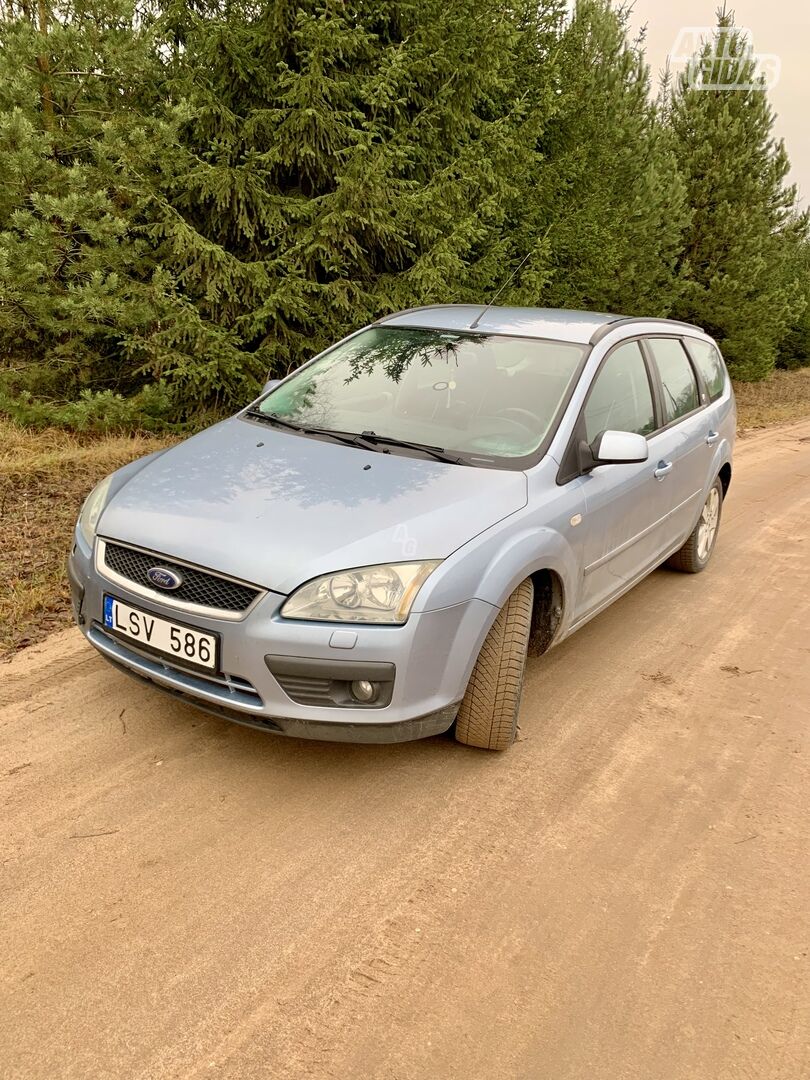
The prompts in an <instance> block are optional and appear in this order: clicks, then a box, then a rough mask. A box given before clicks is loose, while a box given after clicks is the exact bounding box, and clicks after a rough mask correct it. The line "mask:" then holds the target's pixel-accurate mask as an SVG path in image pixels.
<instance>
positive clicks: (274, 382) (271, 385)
mask: <svg viewBox="0 0 810 1080" xmlns="http://www.w3.org/2000/svg"><path fill="white" fill-rule="evenodd" d="M280 382H281V379H268V380H267V382H266V383H265V384H264V386H263V387H262V394H266V393H267V391H268V390H274V389H275V388H276V387H277V386H278V384H279V383H280Z"/></svg>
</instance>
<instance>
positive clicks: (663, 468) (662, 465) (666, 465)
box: [653, 461, 673, 480]
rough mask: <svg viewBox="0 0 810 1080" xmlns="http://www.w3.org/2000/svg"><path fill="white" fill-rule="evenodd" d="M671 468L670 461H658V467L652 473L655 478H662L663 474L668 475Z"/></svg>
mask: <svg viewBox="0 0 810 1080" xmlns="http://www.w3.org/2000/svg"><path fill="white" fill-rule="evenodd" d="M672 468H673V465H672V462H671V461H659V462H658V468H657V469H656V470H655V472H654V473H653V476H654V477H655V479H656V480H663V479H664V477H665V476H669V474H670V473H671V472H672Z"/></svg>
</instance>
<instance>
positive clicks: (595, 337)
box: [590, 315, 706, 345]
mask: <svg viewBox="0 0 810 1080" xmlns="http://www.w3.org/2000/svg"><path fill="white" fill-rule="evenodd" d="M633 323H660V324H661V325H662V326H680V327H683V328H685V329H689V330H698V331H699V332H700V333H701V334H704V333H705V332H706V331H705V330H704V329H703V327H702V326H696V325H695V324H694V323H690V322H682V321H681V320H680V319H652V318H644V316H639V315H631V316H629V317H626V318H619V319H611V320H610V322H606V323H602V325H601V326H600V327H599V328H598V329H597V330H595V331H594V333H593V334H592V335H591V340H590V344H591V345H596V344H597V342H599V341H601V340H602V338H603V337H606V336H607V335H608V334H609V333H610V331H611V330H615V329H616V328H617V327H619V326H628V325H632V324H633Z"/></svg>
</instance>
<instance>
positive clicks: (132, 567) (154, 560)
mask: <svg viewBox="0 0 810 1080" xmlns="http://www.w3.org/2000/svg"><path fill="white" fill-rule="evenodd" d="M104 563H105V565H106V566H108V567H109V568H110V570H114V571H115V573H116V574H120V575H121V577H125V578H127V579H128V580H129V581H134V582H135V583H136V584H138V585H141V586H143V587H144V588H146V589H150V590H152V591H153V592H155V593H157V594H158V595H165V596H167V597H171V598H172V599H173V600H181V601H184V602H185V603H187V604H198V605H199V606H200V607H207V608H216V609H217V610H218V611H247V609H248V608H249V607H250V605H251V604H252V603H253V601H254V600H255V599H256V597H257V596H258V595H259V593H260V591H261V590H259V589H256V588H253V587H252V586H250V585H242V584H240V583H239V582H238V581H229V580H228V579H227V578H221V577H217V576H216V574H210V573H208V571H206V570H198V569H197V568H196V567H193V566H185V565H182V564H180V563H175V562H172V560H171V559H165V558H164V557H163V556H162V555H150V554H149V553H148V552H146V551H138V550H137V549H136V548H130V547H123V546H122V545H121V544H113V543H111V542H110V541H109V540H108V541H107V542H106V543H105V545H104ZM152 566H165V567H166V569H167V570H173V571H174V572H175V573H176V574H179V575H180V577H181V578H182V579H183V583H182V585H181V586H180V587H179V588H178V589H172V590H171V592H168V591H167V592H166V593H162V591H161V590H159V589H156V588H155V586H154V585H153V584H152V582H151V581H150V580H149V578H148V577H147V576H146V571H147V570H148V569H149V568H150V567H152Z"/></svg>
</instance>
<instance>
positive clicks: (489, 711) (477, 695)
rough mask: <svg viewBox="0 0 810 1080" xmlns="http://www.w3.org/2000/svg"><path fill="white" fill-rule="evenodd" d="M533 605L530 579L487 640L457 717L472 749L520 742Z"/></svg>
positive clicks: (459, 730) (513, 597) (459, 729)
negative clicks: (522, 694)
mask: <svg viewBox="0 0 810 1080" xmlns="http://www.w3.org/2000/svg"><path fill="white" fill-rule="evenodd" d="M533 601H534V586H533V584H532V580H531V578H527V579H526V580H525V581H523V582H521V584H520V585H518V587H517V588H516V589H515V591H514V592H513V593H512V595H511V596H510V597H509V599H508V600H507V601H506V603H505V604H504V606H503V607H502V608H501V610H500V611H499V612H498V617H497V618H496V619H495V622H494V623H493V624H492V629H491V630H490V631H489V633H488V634H487V636H486V638H485V639H484V644H483V645H482V646H481V652H480V653H479V654H478V659H477V660H476V662H475V667H474V668H473V671H472V675H471V676H470V681H469V683H468V684H467V692H466V694H465V695H464V700H463V701H462V702H461V707H460V708H459V711H458V716H457V718H456V730H455V735H456V740H457V741H458V742H460V743H464V744H465V745H466V746H479V747H481V748H482V749H484V750H507V749H508V748H509V747H510V746H511V745H512V743H513V742H514V741H515V735H516V734H517V717H518V709H519V708H520V696H521V692H522V690H523V672H524V669H525V667H526V652H527V649H528V647H529V632H530V630H531V624H532V604H533Z"/></svg>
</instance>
